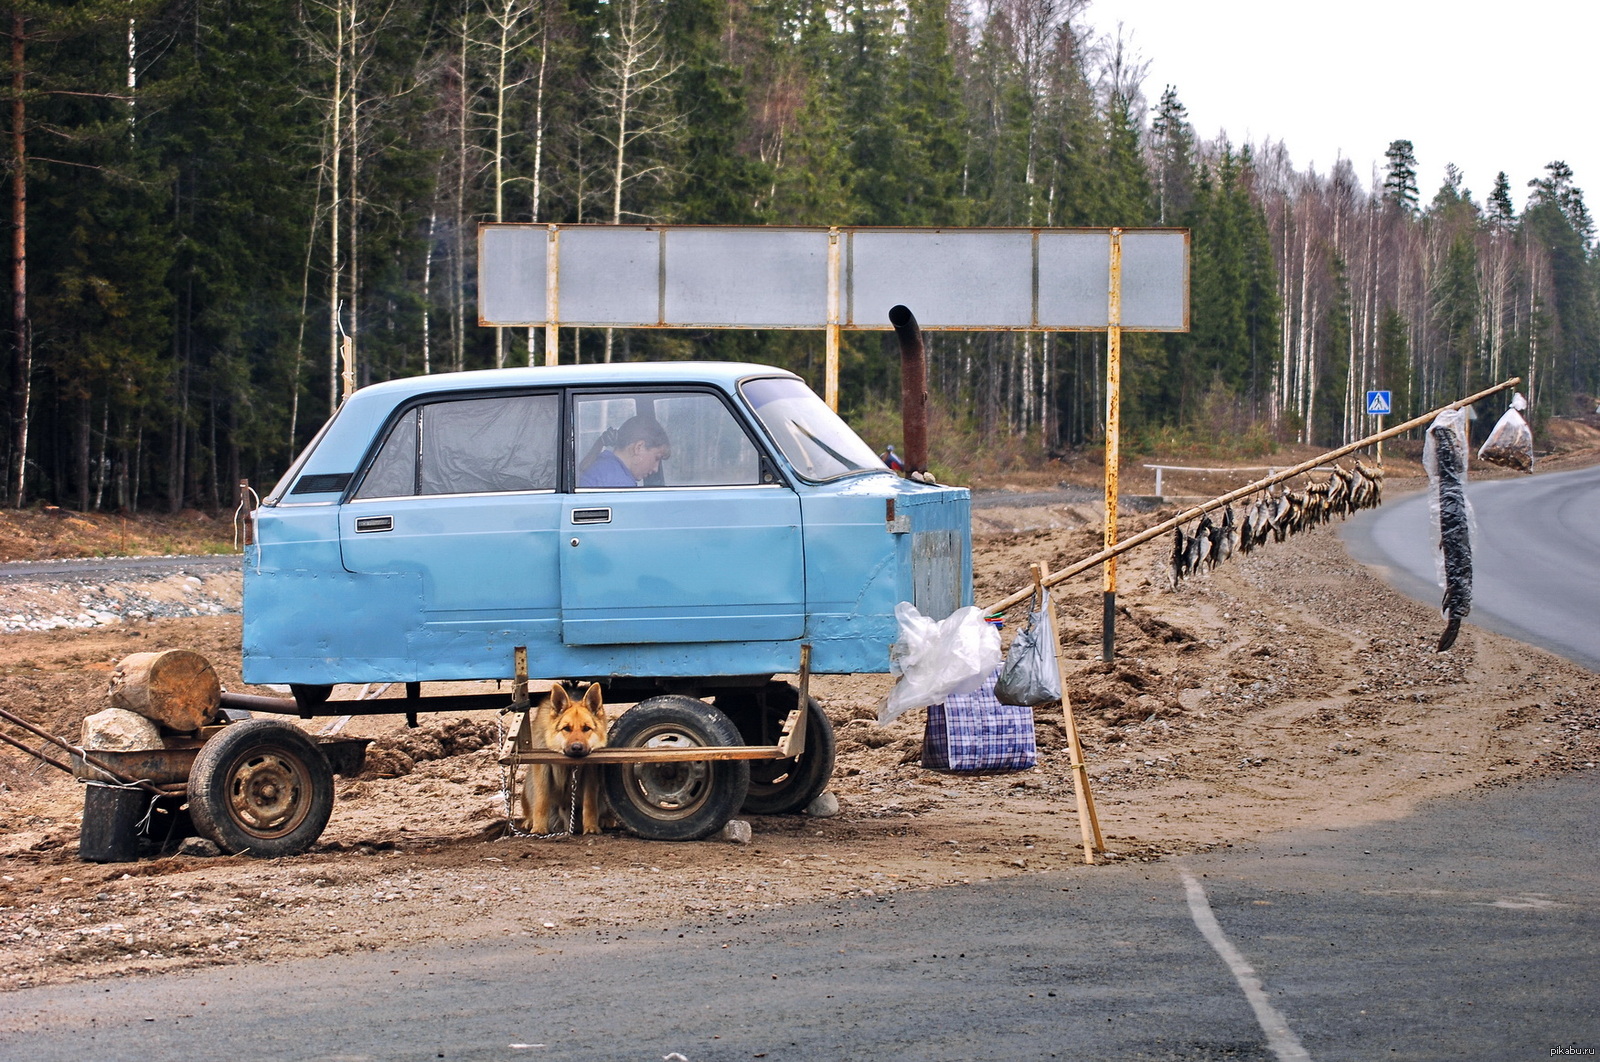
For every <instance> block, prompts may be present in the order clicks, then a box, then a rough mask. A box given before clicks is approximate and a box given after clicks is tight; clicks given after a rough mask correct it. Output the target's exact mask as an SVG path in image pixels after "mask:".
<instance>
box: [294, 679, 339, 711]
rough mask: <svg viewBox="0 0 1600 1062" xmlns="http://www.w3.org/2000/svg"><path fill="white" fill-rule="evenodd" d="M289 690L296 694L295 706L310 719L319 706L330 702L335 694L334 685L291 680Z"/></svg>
mask: <svg viewBox="0 0 1600 1062" xmlns="http://www.w3.org/2000/svg"><path fill="white" fill-rule="evenodd" d="M289 692H290V693H292V694H294V706H295V707H296V708H298V709H300V714H301V715H303V716H305V717H306V718H308V719H309V718H310V717H311V716H312V715H313V714H314V713H315V712H316V710H317V709H318V708H321V707H322V706H323V705H324V704H327V703H328V698H329V697H332V696H333V687H332V686H312V685H308V684H306V683H303V682H291V683H289Z"/></svg>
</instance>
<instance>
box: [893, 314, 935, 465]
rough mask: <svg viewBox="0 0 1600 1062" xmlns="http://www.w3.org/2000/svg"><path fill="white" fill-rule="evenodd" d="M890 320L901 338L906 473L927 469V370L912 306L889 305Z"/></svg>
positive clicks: (895, 332) (897, 335) (901, 388)
mask: <svg viewBox="0 0 1600 1062" xmlns="http://www.w3.org/2000/svg"><path fill="white" fill-rule="evenodd" d="M889 323H890V324H892V325H894V334H895V336H896V338H898V339H899V340H900V417H901V426H902V430H903V432H904V435H905V447H906V452H905V457H904V460H905V465H906V469H905V474H906V475H907V476H910V475H911V473H913V472H926V471H928V370H927V362H926V356H925V353H924V351H923V346H922V329H920V328H918V327H917V317H916V314H914V313H912V312H911V310H910V308H909V307H906V306H893V307H891V308H890V309H889Z"/></svg>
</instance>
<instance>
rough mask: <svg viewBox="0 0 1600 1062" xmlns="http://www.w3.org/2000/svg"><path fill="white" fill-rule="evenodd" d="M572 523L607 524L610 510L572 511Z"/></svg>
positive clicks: (609, 518)
mask: <svg viewBox="0 0 1600 1062" xmlns="http://www.w3.org/2000/svg"><path fill="white" fill-rule="evenodd" d="M572 522H573V523H575V524H609V523H610V522H611V510H610V509H574V510H572Z"/></svg>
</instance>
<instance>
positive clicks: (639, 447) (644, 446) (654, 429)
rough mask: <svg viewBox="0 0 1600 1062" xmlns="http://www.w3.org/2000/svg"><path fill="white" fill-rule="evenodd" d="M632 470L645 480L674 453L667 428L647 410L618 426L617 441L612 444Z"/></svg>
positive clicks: (619, 458) (637, 478) (638, 478)
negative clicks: (647, 412)
mask: <svg viewBox="0 0 1600 1062" xmlns="http://www.w3.org/2000/svg"><path fill="white" fill-rule="evenodd" d="M612 451H613V452H614V453H615V454H616V455H617V460H619V461H621V462H622V464H623V467H625V468H626V469H627V470H628V474H629V475H631V476H633V478H634V479H636V480H644V479H647V478H649V477H650V476H653V475H655V474H656V472H657V471H658V470H659V469H660V468H661V462H663V461H665V460H666V459H667V458H669V457H671V456H672V444H671V443H670V442H668V441H667V432H666V429H664V428H662V427H661V424H660V422H658V421H657V420H656V418H654V417H652V416H650V415H649V414H646V413H641V414H639V415H638V416H636V417H630V418H628V419H627V420H625V421H623V423H622V427H620V428H618V429H617V441H616V443H615V444H614V445H613V446H612Z"/></svg>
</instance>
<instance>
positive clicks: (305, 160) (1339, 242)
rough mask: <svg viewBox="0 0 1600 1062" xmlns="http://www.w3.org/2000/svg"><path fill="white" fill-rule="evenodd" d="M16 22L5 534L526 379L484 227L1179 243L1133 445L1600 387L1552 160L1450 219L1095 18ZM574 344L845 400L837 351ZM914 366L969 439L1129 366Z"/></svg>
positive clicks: (763, 5)
mask: <svg viewBox="0 0 1600 1062" xmlns="http://www.w3.org/2000/svg"><path fill="white" fill-rule="evenodd" d="M7 8H8V10H7V17H6V18H5V19H4V25H5V26H6V29H7V31H8V33H9V42H8V43H9V45H10V46H9V48H8V49H6V50H5V62H6V63H7V64H8V71H7V76H6V77H5V79H4V84H5V86H6V91H7V92H8V93H9V101H8V102H9V107H8V108H7V111H6V121H7V123H8V129H9V133H10V136H9V138H8V139H7V141H6V149H5V160H6V167H7V171H8V176H9V178H10V181H9V184H8V186H7V187H8V190H9V197H8V200H9V204H10V207H11V211H10V213H11V219H12V237H13V238H12V263H11V264H12V268H11V270H10V272H9V276H10V287H11V294H12V300H11V303H12V312H11V314H10V315H9V317H8V318H7V319H6V321H5V322H4V323H0V332H3V333H4V336H5V343H6V348H7V349H6V353H7V355H8V356H6V357H5V358H4V360H3V365H0V375H3V376H4V379H5V384H6V389H7V394H8V396H9V401H8V402H7V403H6V407H5V435H4V451H3V455H0V457H3V467H4V470H5V481H4V484H3V487H0V502H3V503H4V504H7V505H10V506H17V507H20V506H25V505H31V504H39V503H48V504H55V505H60V506H65V507H68V508H74V509H79V510H90V509H110V510H124V511H132V510H138V509H163V510H171V511H177V510H179V509H182V508H185V507H199V508H211V509H216V508H223V507H226V508H232V507H233V505H234V503H235V499H236V490H237V484H238V482H239V481H240V480H241V479H248V480H250V481H251V482H252V483H253V484H256V485H258V486H259V487H260V489H265V488H264V485H270V484H271V483H272V482H274V481H275V480H276V478H277V477H278V475H279V474H281V472H282V471H283V469H284V468H285V467H286V465H287V463H288V462H289V460H290V459H291V458H292V456H293V455H294V453H295V452H296V451H297V449H298V448H299V447H300V446H303V445H304V444H305V442H306V441H307V440H308V439H309V438H310V437H311V435H312V434H314V433H315V432H316V430H317V429H318V427H319V426H320V425H321V424H322V422H323V421H324V420H326V418H327V417H328V416H329V414H330V413H331V412H332V410H333V409H335V408H336V406H337V402H338V398H339V363H338V358H339V353H340V350H341V346H342V345H344V344H346V343H347V344H348V349H349V350H350V351H351V352H352V358H353V362H354V368H355V375H356V382H357V383H358V384H367V383H371V382H375V381H380V380H385V379H391V378H394V377H398V376H406V375H415V374H418V373H430V372H443V371H451V370H458V369H474V368H490V367H500V366H507V365H518V364H529V363H530V362H533V363H542V362H543V361H544V359H545V352H544V351H543V350H542V349H541V347H540V344H541V343H542V342H543V336H542V333H539V334H530V332H529V331H528V330H525V329H524V330H513V329H500V330H496V329H489V328H482V327H480V326H479V325H478V324H477V313H476V307H475V305H474V287H475V279H476V277H475V274H476V263H475V259H474V256H475V249H476V229H477V225H478V224H479V223H481V222H485V221H538V222H564V223H565V222H590V223H641V222H651V223H677V224H694V223H717V224H785V225H910V226H958V225H983V226H1111V225H1119V226H1141V225H1166V226H1182V227H1187V228H1188V229H1190V230H1191V233H1192V243H1191V250H1192V265H1191V276H1192V290H1191V300H1192V302H1191V319H1192V328H1191V330H1190V331H1189V332H1187V333H1184V334H1167V335H1152V334H1141V335H1129V336H1128V337H1126V339H1125V342H1124V364H1123V377H1122V379H1123V390H1122V410H1123V414H1122V417H1123V425H1124V431H1125V432H1126V433H1128V440H1127V441H1126V442H1125V443H1124V445H1125V446H1132V447H1133V448H1135V449H1137V448H1138V447H1140V446H1154V445H1160V444H1166V443H1173V442H1184V441H1190V442H1196V441H1197V442H1202V443H1203V442H1206V441H1208V440H1209V441H1216V440H1218V439H1223V438H1227V439H1232V440H1234V441H1235V443H1238V442H1241V441H1242V442H1243V443H1244V444H1245V445H1252V446H1259V447H1263V448H1268V449H1270V447H1271V446H1272V445H1275V444H1277V443H1281V442H1310V443H1327V444H1336V443H1341V442H1345V441H1350V440H1353V439H1356V438H1360V437H1361V436H1362V435H1364V434H1366V432H1367V430H1368V429H1367V418H1366V417H1365V414H1364V411H1363V408H1362V397H1363V393H1364V391H1365V390H1367V389H1369V388H1386V389H1390V390H1392V391H1393V393H1394V399H1395V410H1394V412H1395V415H1396V417H1400V416H1405V415H1414V414H1416V413H1419V412H1423V411H1425V410H1426V409H1428V408H1430V407H1431V406H1433V405H1434V404H1437V403H1439V402H1442V401H1446V400H1450V399H1453V398H1456V397H1459V396H1461V395H1462V394H1465V393H1467V392H1469V391H1471V390H1474V389H1476V388H1477V387H1478V386H1480V385H1482V384H1484V383H1486V382H1489V381H1495V380H1499V379H1501V378H1503V377H1505V376H1508V375H1512V374H1517V375H1522V376H1523V377H1525V384H1524V388H1525V390H1526V391H1527V392H1528V393H1529V397H1530V399H1531V401H1532V403H1533V407H1534V415H1535V416H1548V415H1551V414H1561V413H1567V412H1572V411H1576V410H1578V409H1580V408H1582V407H1581V406H1580V403H1582V404H1585V405H1587V406H1589V407H1592V405H1593V402H1594V396H1595V394H1596V393H1597V392H1600V253H1597V251H1596V248H1595V228H1594V222H1593V218H1592V216H1591V215H1590V213H1589V211H1588V209H1587V207H1586V206H1585V203H1584V197H1583V192H1582V190H1581V189H1580V188H1579V186H1578V184H1577V176H1576V175H1575V174H1573V172H1572V171H1571V169H1570V168H1569V167H1568V166H1566V164H1565V163H1563V162H1561V161H1559V160H1552V161H1551V162H1550V163H1549V165H1548V166H1547V167H1546V169H1545V171H1544V175H1543V176H1542V177H1541V178H1540V179H1539V180H1537V181H1535V182H1532V184H1531V186H1530V187H1529V188H1527V189H1519V190H1517V191H1518V194H1519V196H1520V197H1521V198H1523V199H1524V201H1525V206H1524V208H1523V209H1522V210H1521V211H1520V212H1518V211H1517V210H1516V209H1514V206H1513V200H1512V193H1513V190H1512V188H1511V187H1510V184H1509V182H1508V181H1507V179H1506V176H1505V174H1504V173H1502V174H1500V176H1499V179H1498V180H1497V181H1496V182H1495V184H1494V186H1493V187H1492V188H1491V189H1490V190H1489V192H1488V193H1487V195H1485V196H1484V197H1483V198H1481V199H1478V198H1475V197H1474V194H1473V192H1472V191H1471V190H1470V189H1468V188H1465V187H1463V182H1462V179H1461V176H1460V174H1459V172H1457V171H1456V170H1455V169H1454V168H1450V169H1448V170H1447V171H1446V172H1445V173H1444V174H1443V175H1441V176H1440V178H1439V184H1438V187H1437V190H1436V191H1432V192H1430V191H1429V190H1428V189H1430V188H1431V187H1433V183H1434V178H1430V177H1425V176H1424V175H1421V174H1419V173H1418V172H1417V168H1416V162H1415V155H1414V149H1413V145H1412V142H1411V141H1409V140H1407V139H1403V137H1405V136H1406V135H1408V131H1406V130H1385V129H1375V130H1374V139H1375V140H1376V141H1377V142H1380V143H1384V142H1387V143H1389V150H1388V154H1387V160H1388V161H1387V166H1386V168H1385V169H1384V171H1383V172H1380V173H1376V174H1371V175H1362V174H1357V173H1355V172H1354V170H1353V168H1352V167H1351V165H1350V164H1349V163H1348V162H1341V163H1340V164H1338V165H1336V166H1334V167H1333V169H1332V170H1331V172H1327V173H1317V172H1313V171H1311V170H1299V169H1296V167H1295V165H1294V163H1293V161H1292V158H1291V154H1290V150H1291V149H1290V145H1287V144H1285V143H1283V142H1282V141H1271V140H1268V141H1264V142H1262V143H1257V144H1248V143H1231V142H1229V141H1228V140H1227V139H1226V138H1223V137H1218V138H1216V139H1211V140H1207V139H1203V138H1201V137H1199V136H1198V135H1197V133H1196V130H1195V129H1194V128H1193V126H1192V125H1191V124H1190V122H1189V121H1188V118H1187V114H1186V111H1185V108H1184V106H1183V103H1182V101H1181V96H1180V91H1179V87H1173V86H1161V87H1160V88H1157V87H1156V86H1150V85H1146V84H1145V69H1144V64H1143V63H1142V62H1141V61H1140V60H1139V59H1138V57H1137V56H1134V55H1131V54H1130V53H1129V50H1128V49H1127V48H1126V47H1125V46H1124V45H1123V43H1122V41H1121V40H1120V39H1118V38H1116V37H1106V36H1104V35H1101V34H1098V33H1097V32H1096V31H1095V30H1094V29H1093V28H1092V26H1091V24H1090V22H1089V19H1088V15H1089V9H1088V4H1087V0H970V2H969V0H852V2H849V3H843V2H839V0H725V2H720V3H714V2H711V0H250V2H240V0H168V2H161V0H78V2H74V3H70V4H63V3H59V2H46V0H29V2H26V3H12V4H8V5H7ZM1374 121H1375V122H1379V121H1381V116H1375V117H1374ZM1574 128H1576V127H1574ZM1574 135H1579V134H1576V133H1575V134H1574ZM892 343H893V339H892V336H890V335H887V334H884V333H846V335H845V344H844V354H843V375H842V396H843V397H842V406H843V412H845V414H846V415H847V417H861V416H864V415H867V414H869V413H870V412H871V411H873V410H875V409H876V410H879V411H881V410H883V409H884V408H886V407H887V406H888V405H889V404H890V403H892V402H894V401H896V400H897V395H898V376H897V372H898V367H897V366H898V363H897V359H896V357H895V356H894V354H893V350H892ZM562 345H563V349H562V350H560V351H559V356H560V359H561V360H562V361H563V362H568V363H570V362H574V361H585V362H587V361H601V360H607V359H612V360H638V359H645V358H652V359H672V358H685V357H710V358H730V359H737V360H749V361H762V362H768V363H773V364H779V365H783V366H786V367H788V368H792V369H794V370H796V371H798V372H800V373H801V374H802V375H804V376H806V378H807V379H808V380H809V381H810V382H811V383H812V385H813V386H815V387H817V388H818V389H820V387H821V383H822V381H821V378H820V374H821V370H822V346H823V337H822V334H821V333H820V332H818V333H810V332H768V333H752V332H687V331H675V332H667V331H618V332H616V333H614V334H608V333H606V332H604V331H602V330H594V329H591V330H571V329H569V330H565V331H563V333H562ZM928 345H929V362H930V372H929V376H930V382H931V384H932V386H933V388H934V390H935V391H936V402H937V403H938V404H939V406H940V408H941V409H942V410H944V411H945V413H946V415H948V416H949V417H951V418H954V420H955V421H957V422H959V423H961V424H962V425H964V426H965V428H966V429H967V430H970V431H972V432H973V433H975V435H977V436H979V437H983V438H991V439H1011V440H1015V439H1023V440H1026V441H1027V444H1028V445H1029V446H1031V447H1033V448H1034V450H1035V451H1036V452H1038V453H1041V454H1049V453H1059V452H1062V451H1063V450H1065V449H1067V448H1070V447H1075V446H1081V445H1084V444H1089V443H1093V442H1094V441H1095V440H1096V439H1097V438H1098V437H1099V435H1100V433H1101V431H1102V429H1103V423H1104V417H1105V394H1104V375H1105V364H1104V359H1105V341H1104V338H1103V336H1100V335H1096V334H1092V333H1003V334H1002V333H978V334H963V333H930V335H929V337H928ZM869 441H870V442H873V443H874V445H879V444H881V443H882V442H885V441H887V440H884V439H871V440H869Z"/></svg>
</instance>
